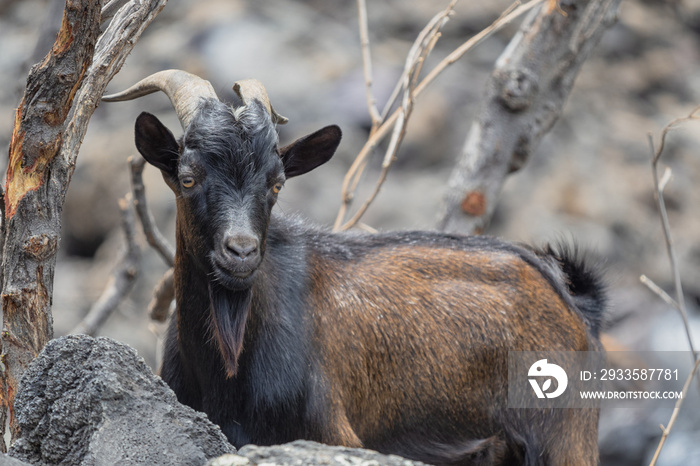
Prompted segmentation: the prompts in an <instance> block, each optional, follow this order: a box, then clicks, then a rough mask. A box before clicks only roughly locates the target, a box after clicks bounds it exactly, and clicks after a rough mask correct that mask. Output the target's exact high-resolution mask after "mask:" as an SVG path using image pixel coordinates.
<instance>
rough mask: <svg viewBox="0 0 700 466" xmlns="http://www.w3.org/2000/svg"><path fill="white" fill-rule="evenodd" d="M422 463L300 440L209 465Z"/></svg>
mask: <svg viewBox="0 0 700 466" xmlns="http://www.w3.org/2000/svg"><path fill="white" fill-rule="evenodd" d="M422 464H423V463H421V462H418V461H411V460H407V459H405V458H401V457H400V456H396V455H383V454H381V453H377V452H376V451H372V450H363V449H360V448H347V447H334V446H329V445H323V444H321V443H316V442H309V441H307V440H297V441H295V442H292V443H286V444H284V445H273V446H270V447H259V446H257V445H246V446H244V447H242V448H241V449H240V450H239V451H238V453H237V454H235V455H231V454H229V455H224V456H221V457H219V458H215V459H213V460H211V461H210V462H209V463H207V466H254V465H265V466H297V465H298V466H301V465H326V466H379V465H382V466H419V465H422Z"/></svg>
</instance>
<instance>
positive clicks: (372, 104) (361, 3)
mask: <svg viewBox="0 0 700 466" xmlns="http://www.w3.org/2000/svg"><path fill="white" fill-rule="evenodd" d="M357 16H358V20H359V21H358V22H359V25H360V46H361V47H362V68H363V70H364V74H365V91H366V94H367V109H368V110H369V116H370V117H371V118H372V131H374V130H376V129H377V127H379V125H380V124H381V122H382V118H381V117H380V116H379V110H378V109H377V101H376V100H375V98H374V94H373V93H372V55H371V54H370V48H369V32H368V26H367V4H366V1H365V0H357ZM372 131H370V134H371V133H372Z"/></svg>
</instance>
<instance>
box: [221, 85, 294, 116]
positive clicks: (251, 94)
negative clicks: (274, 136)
mask: <svg viewBox="0 0 700 466" xmlns="http://www.w3.org/2000/svg"><path fill="white" fill-rule="evenodd" d="M233 90H234V92H235V93H236V94H238V97H240V98H241V100H242V101H243V104H244V105H249V104H250V103H251V102H253V100H255V99H257V100H259V101H260V103H261V104H263V105H264V106H265V108H266V109H267V111H268V113H269V114H270V117H271V118H272V122H273V123H276V124H279V125H283V124H285V123H287V122H288V121H289V119H288V118H285V117H283V116H282V115H280V114H279V113H277V112H275V109H274V108H272V105H271V104H270V98H269V97H268V96H267V91H266V90H265V86H263V84H262V83H261V82H260V81H258V80H257V79H244V80H242V81H236V82H235V83H234V85H233Z"/></svg>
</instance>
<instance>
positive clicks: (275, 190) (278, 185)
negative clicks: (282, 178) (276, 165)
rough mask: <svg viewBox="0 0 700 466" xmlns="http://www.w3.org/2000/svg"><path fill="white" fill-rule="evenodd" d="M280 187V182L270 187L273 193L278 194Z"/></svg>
mask: <svg viewBox="0 0 700 466" xmlns="http://www.w3.org/2000/svg"><path fill="white" fill-rule="evenodd" d="M281 189H282V183H277V184H276V185H274V186H273V187H272V192H273V193H275V194H278V193H279V192H280V190H281Z"/></svg>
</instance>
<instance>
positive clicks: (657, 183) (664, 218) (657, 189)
mask: <svg viewBox="0 0 700 466" xmlns="http://www.w3.org/2000/svg"><path fill="white" fill-rule="evenodd" d="M698 112H700V106H698V107H695V109H693V111H692V112H690V114H688V116H686V117H683V118H677V119H675V120H673V121H672V122H671V123H669V124H668V125H666V126H665V127H664V129H663V130H662V131H661V141H660V143H659V146H658V147H656V148H655V147H654V140H653V138H652V136H651V135H649V146H650V148H651V168H652V170H651V172H652V178H653V180H654V197H655V198H656V201H657V205H658V207H659V215H660V217H661V225H662V227H663V231H664V239H665V241H666V253H667V255H668V258H669V262H670V264H671V270H672V273H673V281H674V287H675V291H676V299H675V301H674V300H673V298H671V297H670V296H669V295H668V294H667V293H666V292H664V291H663V290H662V289H661V288H659V287H658V286H657V285H656V284H654V283H653V282H652V281H651V280H649V279H648V278H646V277H645V276H642V277H641V278H642V282H643V283H644V284H646V285H647V286H648V287H649V288H650V289H651V290H652V291H654V292H655V293H656V294H658V295H659V296H661V298H662V299H663V300H664V301H666V302H667V303H668V304H670V305H671V306H672V307H674V308H675V309H677V310H678V312H679V313H680V314H681V318H682V319H683V326H684V327H685V333H686V337H687V338H688V345H689V346H690V351H691V352H692V353H693V359H694V361H695V364H694V365H693V370H692V371H691V372H690V375H689V376H688V378H687V380H686V382H685V385H684V386H683V396H682V398H680V399H678V400H677V401H676V406H675V408H674V409H673V413H672V414H671V418H670V419H669V421H668V425H667V426H666V427H663V426H661V430H662V431H663V434H662V435H661V439H660V440H659V444H658V446H657V447H656V452H654V457H653V458H652V460H651V463H649V465H650V466H654V465H655V464H656V461H657V460H658V458H659V455H660V454H661V450H662V449H663V446H664V443H665V442H666V438H667V437H668V435H669V434H670V433H671V428H672V427H673V425H674V423H675V422H676V418H677V417H678V413H679V412H680V408H681V406H682V405H683V400H684V399H685V396H686V394H687V392H688V388H689V387H690V384H691V382H692V380H693V378H694V376H695V373H696V372H697V370H698V367H700V357H698V356H699V355H698V353H696V352H695V347H694V344H693V335H692V332H691V330H690V324H689V322H688V312H687V310H686V307H685V299H684V298H683V287H682V284H681V274H680V269H679V267H678V260H677V258H676V249H675V247H674V245H673V238H672V236H671V225H670V223H669V221H668V213H667V211H666V202H665V201H664V188H665V187H666V184H667V183H668V181H669V180H670V178H671V175H670V173H671V172H670V170H669V169H666V170H665V172H664V175H663V177H662V179H661V180H659V172H658V163H659V160H660V159H661V156H662V154H663V152H664V147H665V145H666V135H667V134H668V133H669V131H670V130H671V129H673V128H674V127H676V126H677V125H679V124H681V123H685V122H687V121H690V120H694V119H697V118H698V115H697V114H698ZM652 285H653V286H652Z"/></svg>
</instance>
